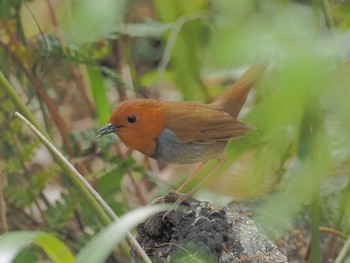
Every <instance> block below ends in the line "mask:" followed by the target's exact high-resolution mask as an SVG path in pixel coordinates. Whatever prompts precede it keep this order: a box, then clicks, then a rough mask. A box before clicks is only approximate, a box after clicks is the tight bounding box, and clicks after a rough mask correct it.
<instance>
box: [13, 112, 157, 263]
mask: <svg viewBox="0 0 350 263" xmlns="http://www.w3.org/2000/svg"><path fill="white" fill-rule="evenodd" d="M15 115H16V116H17V117H18V118H20V119H21V121H23V123H24V124H26V125H27V126H28V127H29V128H30V129H31V130H32V131H33V132H34V133H35V135H36V136H38V137H39V139H40V140H41V141H42V142H43V143H44V144H45V146H46V147H47V148H48V149H49V150H50V151H51V152H52V153H53V154H54V155H55V156H57V157H58V158H59V159H61V161H62V162H63V163H64V164H65V165H66V166H67V167H68V168H69V169H70V170H71V171H72V172H73V173H74V175H75V177H76V178H77V179H78V180H79V181H80V182H81V183H82V184H83V185H84V187H85V188H86V189H87V190H88V191H89V192H90V193H91V195H92V196H93V197H94V198H95V199H96V201H97V202H98V203H99V205H100V206H101V207H102V208H103V209H104V210H105V212H106V213H107V214H108V215H109V216H110V217H111V218H112V219H113V220H115V221H119V217H118V216H117V215H116V214H115V213H114V211H113V210H112V209H111V208H110V206H109V205H108V204H107V203H106V202H105V200H103V198H102V197H101V196H100V195H99V194H98V193H97V192H96V190H95V189H94V188H93V187H92V186H91V185H90V184H89V183H88V181H86V180H85V178H84V177H83V176H82V175H81V174H80V173H79V172H78V171H77V169H75V167H74V166H73V165H72V164H71V163H70V162H69V161H68V160H67V159H66V158H65V157H64V156H63V154H62V153H61V152H60V151H58V150H57V148H56V147H55V146H54V145H53V144H52V143H51V142H50V141H49V140H48V139H47V138H46V137H45V136H44V135H43V134H42V133H41V132H40V131H39V130H38V129H37V128H35V126H34V125H33V124H31V123H30V122H29V121H28V120H27V119H26V118H25V117H24V116H23V115H21V114H20V113H19V112H15ZM128 237H129V239H130V242H131V243H132V244H133V246H134V247H135V249H136V250H137V251H138V253H140V255H141V257H142V258H143V260H144V261H145V262H148V263H151V262H152V261H151V260H150V259H149V257H148V256H147V254H146V253H145V251H144V250H143V249H142V247H141V246H140V244H139V243H138V242H137V240H136V239H135V238H134V237H133V236H132V235H131V233H130V232H128Z"/></svg>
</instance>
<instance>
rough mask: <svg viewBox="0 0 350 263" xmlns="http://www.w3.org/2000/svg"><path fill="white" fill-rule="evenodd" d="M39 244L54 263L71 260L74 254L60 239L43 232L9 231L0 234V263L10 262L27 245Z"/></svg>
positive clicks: (66, 262) (65, 262)
mask: <svg viewBox="0 0 350 263" xmlns="http://www.w3.org/2000/svg"><path fill="white" fill-rule="evenodd" d="M31 244H35V245H37V246H39V247H40V248H41V249H42V250H43V251H44V252H45V253H46V254H47V256H48V257H49V258H50V259H51V260H52V262H54V263H70V262H73V260H74V256H73V254H72V253H71V251H70V250H69V249H68V248H67V246H66V245H65V244H63V243H62V242H61V241H60V240H58V239H57V238H55V237H53V236H52V235H50V234H47V233H44V232H30V231H22V232H10V233H6V234H4V235H2V236H0V259H1V263H10V262H12V260H13V259H14V258H15V257H16V256H17V255H18V254H19V253H20V252H21V251H22V250H23V249H25V248H27V247H28V246H29V245H31Z"/></svg>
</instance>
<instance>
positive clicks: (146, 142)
mask: <svg viewBox="0 0 350 263" xmlns="http://www.w3.org/2000/svg"><path fill="white" fill-rule="evenodd" d="M266 67H267V63H265V62H257V63H256V64H254V65H252V66H251V67H250V68H249V69H248V70H247V71H246V72H245V73H244V74H243V75H242V76H241V77H240V78H239V79H238V80H237V81H236V82H235V83H234V84H233V85H232V86H231V88H230V89H228V90H227V91H226V92H225V93H224V94H223V95H222V96H220V97H219V98H218V99H217V100H216V101H215V102H213V103H211V104H196V103H189V102H175V101H157V100H149V99H131V100H127V101H124V102H122V103H120V104H119V105H118V106H117V107H116V108H115V109H114V110H113V112H112V115H111V118H110V122H109V124H107V125H106V126H105V127H103V128H101V129H100V130H99V131H98V135H99V136H103V135H105V134H108V133H111V132H114V133H116V134H117V135H118V137H119V138H120V139H121V140H122V141H123V142H124V143H125V145H126V146H128V147H129V148H131V149H134V150H138V151H140V152H141V153H143V154H145V155H147V156H149V157H151V158H154V159H156V160H159V161H163V162H168V163H180V164H185V163H197V162H207V161H208V160H211V159H215V158H219V157H220V155H222V153H223V152H224V150H225V147H226V145H227V142H228V141H229V140H230V139H233V138H237V137H240V136H243V135H244V134H245V133H246V132H247V131H248V130H249V129H250V128H249V126H247V125H246V124H244V123H242V122H240V121H238V120H237V116H238V114H239V112H240V110H241V108H242V106H243V104H244V102H245V101H246V98H247V96H248V93H249V90H250V89H251V87H252V86H253V84H254V82H255V81H256V79H257V78H258V77H259V76H260V75H261V74H262V73H263V72H264V71H265V69H266ZM190 178H193V176H191V177H190ZM187 183H188V182H187ZM186 185H187V184H186ZM180 189H181V190H182V189H183V187H181V188H180Z"/></svg>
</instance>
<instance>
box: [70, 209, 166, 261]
mask: <svg viewBox="0 0 350 263" xmlns="http://www.w3.org/2000/svg"><path fill="white" fill-rule="evenodd" d="M165 209H166V206H164V205H157V206H148V207H143V208H138V209H136V210H134V211H132V212H129V213H127V214H126V215H124V216H123V217H121V218H120V220H119V221H116V222H114V223H112V224H110V225H109V226H107V227H106V228H105V229H103V230H102V231H101V232H100V233H99V234H98V235H97V236H96V237H94V238H93V239H92V240H91V241H90V242H89V243H88V244H87V245H86V246H85V247H84V248H83V249H82V250H81V251H80V252H79V254H78V255H77V257H76V261H75V263H98V262H104V260H105V259H106V258H107V257H108V256H109V255H110V254H111V252H112V251H113V250H114V248H115V247H116V246H118V244H119V243H121V242H122V241H123V240H124V238H125V236H126V234H127V232H128V231H129V230H130V229H131V228H134V227H135V226H136V225H137V224H139V223H141V222H142V221H144V220H146V219H147V218H148V217H150V216H151V215H153V214H155V213H158V212H160V211H163V210H165Z"/></svg>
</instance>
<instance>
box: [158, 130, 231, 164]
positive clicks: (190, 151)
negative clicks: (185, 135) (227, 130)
mask: <svg viewBox="0 0 350 263" xmlns="http://www.w3.org/2000/svg"><path fill="white" fill-rule="evenodd" d="M226 144H227V141H220V142H216V143H213V144H198V143H181V142H180V141H179V140H178V139H177V137H176V135H175V133H174V132H173V131H172V130H169V129H165V130H164V131H163V132H162V133H161V134H160V135H159V136H158V138H157V149H156V153H155V154H154V155H153V156H152V158H153V159H155V160H158V161H161V162H165V163H180V164H190V163H200V162H204V161H208V160H211V159H215V158H217V157H219V155H220V154H221V153H223V151H224V150H225V147H226Z"/></svg>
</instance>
